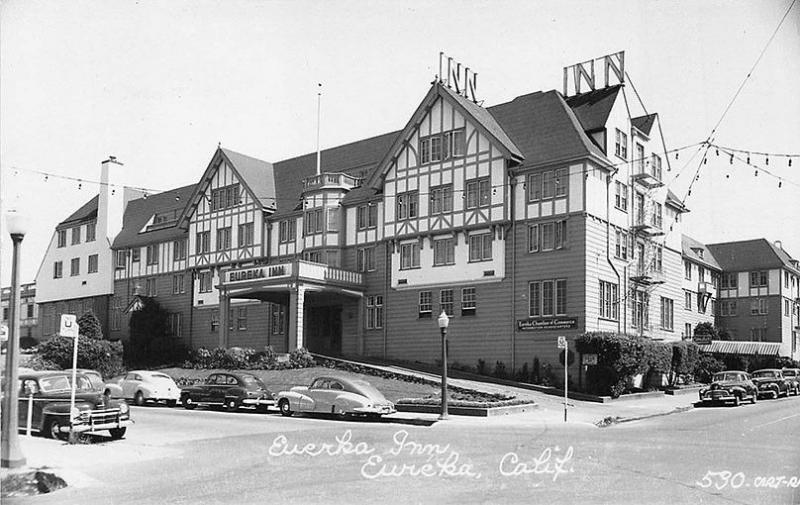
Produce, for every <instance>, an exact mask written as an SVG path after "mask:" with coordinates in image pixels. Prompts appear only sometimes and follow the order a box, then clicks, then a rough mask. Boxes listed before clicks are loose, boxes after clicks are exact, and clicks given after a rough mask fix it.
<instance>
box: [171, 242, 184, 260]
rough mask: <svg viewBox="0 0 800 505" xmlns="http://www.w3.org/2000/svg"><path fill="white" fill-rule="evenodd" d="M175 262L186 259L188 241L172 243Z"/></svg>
mask: <svg viewBox="0 0 800 505" xmlns="http://www.w3.org/2000/svg"><path fill="white" fill-rule="evenodd" d="M172 259H173V261H179V260H185V259H186V239H179V240H176V241H174V242H173V243H172Z"/></svg>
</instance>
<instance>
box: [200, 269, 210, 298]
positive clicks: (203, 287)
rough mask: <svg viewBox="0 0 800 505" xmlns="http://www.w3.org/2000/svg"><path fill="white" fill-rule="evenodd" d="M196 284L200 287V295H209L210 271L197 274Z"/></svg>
mask: <svg viewBox="0 0 800 505" xmlns="http://www.w3.org/2000/svg"><path fill="white" fill-rule="evenodd" d="M197 278H198V284H199V286H200V292H201V293H210V292H211V288H212V285H211V271H209V270H205V271H203V272H200V273H199V274H197Z"/></svg>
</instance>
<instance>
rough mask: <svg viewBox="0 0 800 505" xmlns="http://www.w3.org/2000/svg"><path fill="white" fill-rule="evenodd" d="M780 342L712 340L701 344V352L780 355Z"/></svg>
mask: <svg viewBox="0 0 800 505" xmlns="http://www.w3.org/2000/svg"><path fill="white" fill-rule="evenodd" d="M780 348H781V344H780V343H779V342H743V341H729V340H712V341H711V343H710V344H707V345H701V346H700V352H704V353H708V354H751V355H758V356H778V355H779V353H780Z"/></svg>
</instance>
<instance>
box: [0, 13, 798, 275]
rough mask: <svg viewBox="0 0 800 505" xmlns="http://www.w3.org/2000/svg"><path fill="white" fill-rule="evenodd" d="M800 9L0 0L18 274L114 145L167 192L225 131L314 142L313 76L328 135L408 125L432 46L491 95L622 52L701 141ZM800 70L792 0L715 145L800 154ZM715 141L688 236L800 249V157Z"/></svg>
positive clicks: (8, 185) (254, 150) (121, 180)
mask: <svg viewBox="0 0 800 505" xmlns="http://www.w3.org/2000/svg"><path fill="white" fill-rule="evenodd" d="M791 3H792V0H766V1H746V2H745V1H705V2H696V1H684V0H676V1H669V2H667V1H636V2H634V1H631V2H626V1H602V0H601V1H591V2H589V1H587V2H575V1H552V2H551V1H506V2H502V1H491V2H489V1H479V0H467V1H435V2H425V3H423V2H399V1H398V2H380V3H378V2H356V1H337V0H331V1H325V2H322V1H319V2H304V1H289V2H282V1H274V2H256V1H224V2H223V1H192V2H181V1H171V2H149V1H142V0H140V1H135V2H131V1H115V2H106V1H96V2H95V1H70V2H59V1H52V2H36V1H16V0H3V1H2V2H0V169H1V170H2V173H1V174H0V194H1V195H2V206H3V211H5V210H7V209H11V208H13V209H17V210H18V211H19V212H21V213H23V214H25V215H26V216H27V217H28V219H29V222H30V223H31V224H30V228H29V232H28V233H27V235H26V238H25V240H24V243H23V248H24V249H23V251H24V254H23V260H22V266H21V268H22V270H21V272H22V274H21V280H22V282H30V281H33V280H34V279H35V277H36V272H37V270H38V268H39V264H40V263H41V259H42V257H43V255H44V253H45V251H46V248H47V245H48V243H49V241H50V238H51V236H52V234H53V230H54V227H55V226H56V224H58V223H59V222H60V221H62V220H64V219H65V218H66V217H67V216H68V215H70V214H71V213H72V212H73V211H75V210H76V209H78V208H79V207H80V206H81V205H82V204H83V203H85V202H86V201H87V200H89V199H90V198H91V197H92V196H93V195H94V194H96V193H97V185H96V184H92V183H91V181H97V180H98V179H99V173H100V162H101V161H102V160H104V159H106V158H107V157H108V156H109V155H114V156H116V157H117V159H118V160H119V161H121V162H122V163H124V166H123V167H122V168H121V170H120V171H119V172H118V173H117V174H116V176H115V177H114V178H113V181H112V182H114V183H117V184H121V185H127V186H132V187H140V188H148V189H152V190H166V189H170V188H175V187H179V186H183V185H187V184H192V183H195V182H197V181H198V180H199V178H200V176H201V175H202V173H203V171H204V170H205V168H206V167H207V165H208V163H209V161H210V160H211V157H212V155H213V153H214V150H215V149H216V147H217V145H218V144H219V143H221V145H222V146H223V147H227V148H230V149H232V150H234V151H238V152H241V153H244V154H248V155H250V156H253V157H256V158H260V159H263V160H267V161H279V160H282V159H286V158H290V157H294V156H297V155H301V154H305V153H309V152H313V151H315V149H316V134H317V91H318V83H322V85H323V86H322V90H323V96H322V106H321V124H320V131H321V134H320V136H321V141H320V142H321V146H322V148H323V149H324V148H326V147H333V146H336V145H341V144H344V143H347V142H352V141H356V140H360V139H363V138H368V137H372V136H375V135H379V134H382V133H386V132H389V131H395V130H399V129H401V128H403V127H404V126H405V124H406V122H407V121H408V119H409V118H410V116H411V114H412V113H413V112H414V110H415V108H416V107H417V105H418V104H419V102H420V101H421V100H422V98H423V97H424V96H425V94H426V93H427V91H428V89H429V87H430V83H431V81H432V80H433V79H434V76H435V74H436V73H437V72H438V55H439V51H444V52H445V53H447V54H448V55H450V56H453V57H454V58H455V59H456V60H458V61H460V62H462V63H464V64H465V65H468V66H469V67H470V68H471V69H473V70H474V71H475V72H477V73H478V92H477V95H478V98H479V99H482V100H484V105H485V106H490V105H494V104H497V103H503V102H506V101H508V100H511V99H513V98H514V97H516V96H519V95H523V94H526V93H530V92H533V91H538V90H550V89H557V90H561V86H562V69H563V67H565V66H568V65H571V64H573V63H577V62H580V61H586V60H589V59H592V58H596V57H600V56H603V55H605V54H609V53H614V52H617V51H621V50H624V51H625V64H626V70H627V72H628V74H629V82H628V86H629V87H630V86H631V84H632V85H634V86H635V88H636V90H637V91H638V93H639V95H640V96H641V98H642V101H643V102H644V105H645V106H646V108H647V110H648V112H658V113H659V116H660V119H661V124H662V126H663V129H664V136H665V142H666V145H667V148H675V147H680V146H684V145H688V144H695V143H697V142H701V141H703V140H706V139H707V138H708V137H709V134H710V132H711V130H712V128H713V127H714V126H715V124H716V123H717V122H718V121H719V120H720V118H723V113H724V111H725V110H726V107H727V106H728V104H729V103H730V102H731V100H732V98H733V97H734V94H735V93H736V92H737V89H739V87H740V85H741V84H742V82H743V80H744V79H745V76H747V75H748V73H749V72H750V69H751V67H752V66H753V64H754V63H755V62H756V60H757V59H758V58H759V55H760V53H761V51H762V50H763V49H764V47H765V46H767V41H768V40H769V39H770V36H771V35H772V34H773V32H774V30H775V28H776V27H777V26H778V23H779V22H780V20H781V18H782V17H783V16H784V13H785V12H786V10H787V9H788V7H789V6H790V4H791ZM799 77H800V2H798V4H795V5H794V6H793V8H792V10H791V11H790V12H789V14H788V17H787V18H786V20H785V22H784V23H783V26H782V27H781V29H780V30H779V31H778V32H777V34H776V35H775V37H774V39H773V40H772V41H771V43H770V44H769V45H768V46H767V49H766V51H765V52H764V54H763V57H762V58H761V60H760V61H759V63H758V65H757V66H756V68H755V70H754V71H753V73H752V75H751V77H750V78H749V79H747V80H746V82H745V84H744V87H743V88H742V89H741V92H740V93H739V94H738V96H737V97H736V99H735V101H733V103H732V105H731V106H730V109H729V110H728V112H727V113H726V114H725V115H724V118H723V121H722V123H721V124H720V126H719V128H718V129H717V131H716V133H715V136H714V138H715V141H716V142H717V143H718V144H720V145H724V146H730V147H734V148H738V149H743V150H749V151H752V152H771V153H790V154H798V155H800V93H797V82H798V78H799ZM629 96H633V94H632V93H630V94H629ZM681 154H682V156H681V158H680V159H678V160H674V159H672V160H671V162H672V164H673V171H672V172H671V173H670V174H669V175H670V176H669V177H668V181H667V182H668V183H669V187H670V189H672V190H673V191H674V192H675V193H676V194H677V195H678V196H680V197H683V196H684V195H685V194H686V191H687V189H688V185H689V183H690V182H691V181H692V180H693V179H695V170H696V169H697V161H695V163H694V164H693V165H685V162H686V161H687V159H688V155H689V154H691V151H684V152H683V153H681ZM709 154H710V157H709V159H708V163H707V164H705V165H702V166H700V172H699V176H700V177H699V179H698V180H696V181H695V183H694V185H693V187H692V193H691V195H689V196H688V197H687V199H686V202H685V203H686V205H687V206H688V207H689V208H690V209H691V212H690V213H689V214H688V215H686V216H685V218H684V231H685V232H686V233H687V234H689V235H691V236H692V237H694V238H696V239H698V240H700V241H701V242H704V243H714V242H722V241H732V240H744V239H751V238H759V237H764V238H767V239H769V240H772V241H774V240H781V241H782V243H783V247H784V248H785V249H786V250H787V251H788V252H789V253H790V254H791V255H792V256H794V257H795V258H798V257H800V227H799V226H798V224H797V221H798V218H799V217H800V158H795V159H794V162H793V166H792V167H789V166H788V163H787V159H786V158H776V157H771V158H770V159H769V164H768V165H767V164H766V163H765V161H766V160H765V157H764V156H761V155H758V156H756V155H753V156H752V157H751V162H752V163H755V164H758V165H760V166H761V167H762V171H760V172H759V175H758V176H756V175H755V170H754V168H753V167H750V166H747V165H746V164H744V163H740V162H738V161H737V162H736V163H734V164H733V165H731V164H730V163H729V160H728V158H727V157H725V156H720V157H717V156H716V155H715V153H714V151H713V150H712V151H710V152H709ZM744 156H746V155H743V157H744ZM684 166H686V168H685V169H683V170H682V171H681V168H683V167H684ZM763 169H767V170H769V171H770V172H772V173H773V174H775V176H776V177H779V178H782V179H783V181H782V184H781V187H780V188H779V187H778V184H779V179H778V178H775V177H769V176H767V174H766V173H765V172H764V171H763ZM36 172H47V173H50V174H53V176H50V177H47V178H45V176H44V175H41V174H40V173H36ZM679 173H680V176H677V174H679ZM58 176H66V177H72V178H75V179H81V182H78V181H75V180H65V179H61V178H59V177H58ZM3 226H4V225H3ZM0 235H1V236H2V239H1V240H2V250H1V251H0V283H1V284H2V285H4V286H5V285H8V284H9V283H10V267H9V266H10V258H11V253H10V239H9V237H8V234H7V233H6V232H5V231H0Z"/></svg>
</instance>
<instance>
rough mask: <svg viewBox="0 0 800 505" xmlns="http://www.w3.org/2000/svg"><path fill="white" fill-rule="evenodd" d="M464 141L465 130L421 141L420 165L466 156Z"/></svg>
mask: <svg viewBox="0 0 800 505" xmlns="http://www.w3.org/2000/svg"><path fill="white" fill-rule="evenodd" d="M464 139H465V135H464V129H463V128H462V129H459V130H452V131H449V132H444V133H441V134H437V135H431V136H429V137H423V138H421V139H420V141H419V157H420V163H421V164H424V163H430V162H432V161H441V160H446V159H450V158H455V157H460V156H464V153H465V152H466V145H465V142H464Z"/></svg>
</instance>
